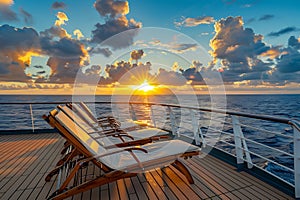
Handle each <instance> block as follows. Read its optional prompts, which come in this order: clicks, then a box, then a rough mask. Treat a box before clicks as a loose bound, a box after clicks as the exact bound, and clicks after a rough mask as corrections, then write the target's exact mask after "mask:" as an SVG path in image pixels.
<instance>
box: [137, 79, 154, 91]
mask: <svg viewBox="0 0 300 200" xmlns="http://www.w3.org/2000/svg"><path fill="white" fill-rule="evenodd" d="M132 88H133V89H135V90H139V91H144V92H148V91H151V90H153V89H154V86H153V85H150V84H149V83H148V81H147V80H145V81H144V82H143V83H142V84H141V85H138V86H133V87H132Z"/></svg>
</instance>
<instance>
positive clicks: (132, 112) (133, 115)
mask: <svg viewBox="0 0 300 200" xmlns="http://www.w3.org/2000/svg"><path fill="white" fill-rule="evenodd" d="M129 106H130V109H129V111H130V115H131V119H132V120H133V121H136V120H137V118H136V114H135V111H134V108H133V106H132V104H129Z"/></svg>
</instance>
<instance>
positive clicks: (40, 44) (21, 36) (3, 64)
mask: <svg viewBox="0 0 300 200" xmlns="http://www.w3.org/2000/svg"><path fill="white" fill-rule="evenodd" d="M0 44H1V49H0V71H1V72H2V73H1V74H2V75H1V77H0V80H5V81H29V80H30V78H31V77H30V76H33V75H26V74H25V69H26V68H27V67H29V66H30V64H31V57H32V56H36V55H46V56H49V59H48V62H47V65H48V66H49V67H50V68H51V75H50V80H48V81H52V82H60V83H63V82H67V83H70V82H72V81H74V78H75V77H76V73H77V72H78V71H80V70H81V67H82V66H85V65H87V64H88V62H89V61H88V52H87V50H86V49H85V47H84V45H83V44H82V43H81V42H80V41H78V40H75V39H71V38H67V37H64V38H59V39H57V38H54V37H49V35H47V34H45V31H44V32H43V33H41V34H40V35H39V34H38V33H37V32H36V31H35V30H34V29H33V28H26V27H24V28H22V29H20V28H15V27H12V26H9V25H3V26H0ZM33 67H34V68H37V69H43V67H42V66H33ZM43 74H45V73H43ZM35 75H36V74H35ZM38 75H42V73H39V74H38ZM39 81H41V80H39ZM45 81H46V80H45Z"/></svg>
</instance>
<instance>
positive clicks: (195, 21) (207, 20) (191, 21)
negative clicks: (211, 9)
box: [174, 16, 215, 27]
mask: <svg viewBox="0 0 300 200" xmlns="http://www.w3.org/2000/svg"><path fill="white" fill-rule="evenodd" d="M214 22H215V20H214V18H213V17H211V16H204V17H196V18H192V17H188V18H185V19H184V20H183V21H181V22H174V24H175V25H176V26H185V27H193V26H198V25H200V24H212V23H214Z"/></svg>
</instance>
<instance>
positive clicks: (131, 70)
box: [105, 61, 153, 85]
mask: <svg viewBox="0 0 300 200" xmlns="http://www.w3.org/2000/svg"><path fill="white" fill-rule="evenodd" d="M150 69H151V63H150V62H147V63H145V64H143V63H139V64H132V63H131V62H126V61H119V62H117V63H115V64H112V65H107V66H106V68H105V71H106V73H107V75H108V77H107V79H106V80H105V81H106V83H107V82H110V83H115V82H118V83H121V84H126V85H134V84H140V83H141V81H144V80H153V76H152V75H151V74H150Z"/></svg>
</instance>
